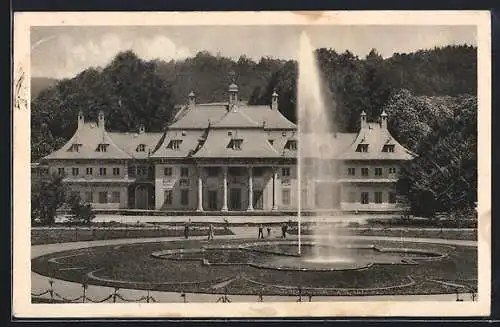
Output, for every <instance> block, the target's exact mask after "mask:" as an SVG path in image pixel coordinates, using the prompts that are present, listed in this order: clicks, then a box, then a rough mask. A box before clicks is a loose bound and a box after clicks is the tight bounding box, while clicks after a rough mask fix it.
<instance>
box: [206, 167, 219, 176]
mask: <svg viewBox="0 0 500 327" xmlns="http://www.w3.org/2000/svg"><path fill="white" fill-rule="evenodd" d="M206 171H207V175H208V177H217V176H219V167H207V168H206Z"/></svg>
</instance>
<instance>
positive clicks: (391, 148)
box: [382, 144, 394, 152]
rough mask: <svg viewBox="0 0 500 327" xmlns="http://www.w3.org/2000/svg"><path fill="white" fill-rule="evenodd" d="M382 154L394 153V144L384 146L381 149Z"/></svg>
mask: <svg viewBox="0 0 500 327" xmlns="http://www.w3.org/2000/svg"><path fill="white" fill-rule="evenodd" d="M382 152H394V144H385V145H384V146H383V147H382Z"/></svg>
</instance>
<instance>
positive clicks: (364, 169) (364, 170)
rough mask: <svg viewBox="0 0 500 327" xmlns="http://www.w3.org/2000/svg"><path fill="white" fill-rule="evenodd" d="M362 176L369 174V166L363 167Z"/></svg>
mask: <svg viewBox="0 0 500 327" xmlns="http://www.w3.org/2000/svg"><path fill="white" fill-rule="evenodd" d="M361 176H368V168H361Z"/></svg>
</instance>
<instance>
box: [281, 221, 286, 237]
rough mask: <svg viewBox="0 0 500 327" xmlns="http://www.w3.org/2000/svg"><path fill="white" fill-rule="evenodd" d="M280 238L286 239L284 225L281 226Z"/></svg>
mask: <svg viewBox="0 0 500 327" xmlns="http://www.w3.org/2000/svg"><path fill="white" fill-rule="evenodd" d="M281 238H286V224H283V225H281Z"/></svg>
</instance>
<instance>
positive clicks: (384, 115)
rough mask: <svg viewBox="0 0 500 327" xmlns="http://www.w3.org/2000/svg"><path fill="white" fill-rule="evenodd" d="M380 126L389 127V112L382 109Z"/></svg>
mask: <svg viewBox="0 0 500 327" xmlns="http://www.w3.org/2000/svg"><path fill="white" fill-rule="evenodd" d="M380 127H381V128H382V129H387V113H386V112H385V110H382V113H381V114H380Z"/></svg>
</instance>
